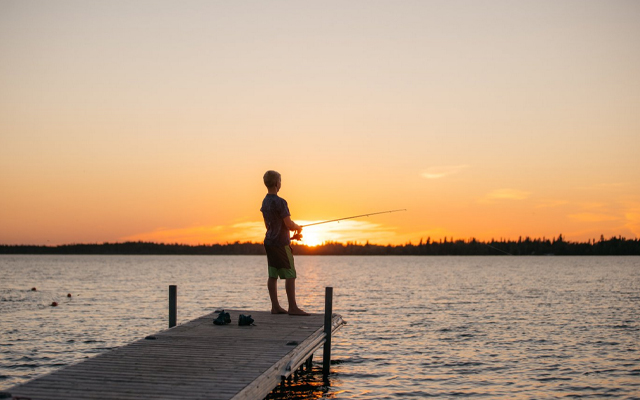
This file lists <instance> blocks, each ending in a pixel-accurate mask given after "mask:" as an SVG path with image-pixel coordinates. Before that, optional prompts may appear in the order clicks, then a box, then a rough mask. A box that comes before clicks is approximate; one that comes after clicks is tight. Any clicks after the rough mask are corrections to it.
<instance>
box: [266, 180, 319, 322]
mask: <svg viewBox="0 0 640 400" xmlns="http://www.w3.org/2000/svg"><path fill="white" fill-rule="evenodd" d="M263 180H264V184H265V186H266V187H267V195H266V196H265V198H264V200H262V207H261V208H260V211H262V218H263V219H264V224H265V226H266V227H267V233H266V235H265V237H264V248H265V250H266V251H267V262H268V265H269V279H268V280H267V288H268V289H269V297H270V298H271V313H272V314H289V315H309V314H308V313H306V312H304V311H303V310H301V309H300V308H298V305H297V304H296V269H295V266H294V263H293V254H292V253H291V239H290V238H289V231H295V232H296V233H300V232H301V231H302V227H301V226H300V225H298V224H296V223H295V222H293V221H292V220H291V213H290V212H289V206H288V205H287V201H286V200H285V199H283V198H282V197H279V196H278V191H279V190H280V187H281V186H282V176H281V175H280V173H278V172H276V171H271V170H270V171H267V172H266V173H265V174H264V177H263ZM278 277H279V278H280V279H284V280H285V290H286V291H287V300H288V301H289V310H288V311H287V310H285V309H284V308H282V307H281V306H280V303H279V302H278Z"/></svg>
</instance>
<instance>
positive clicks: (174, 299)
mask: <svg viewBox="0 0 640 400" xmlns="http://www.w3.org/2000/svg"><path fill="white" fill-rule="evenodd" d="M177 294H178V287H177V286H176V285H169V328H173V327H174V326H176V320H177V316H178V307H177V303H178V295H177Z"/></svg>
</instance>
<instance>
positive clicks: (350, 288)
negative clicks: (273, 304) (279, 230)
mask: <svg viewBox="0 0 640 400" xmlns="http://www.w3.org/2000/svg"><path fill="white" fill-rule="evenodd" d="M265 262H266V260H265V258H264V257H253V256H202V257H200V256H7V255H2V256H0V321H1V322H0V324H1V325H0V389H7V388H9V387H11V386H13V385H15V384H18V383H21V382H24V381H26V380H29V379H32V378H34V377H36V376H39V375H41V374H44V373H47V372H50V371H53V370H56V369H58V368H61V367H63V366H65V365H68V364H71V363H74V362H78V361H81V360H83V359H84V358H86V357H91V356H93V355H95V354H98V353H101V352H103V351H106V350H108V349H111V348H113V347H116V346H121V345H124V344H126V343H129V342H131V341H133V340H136V339H139V338H142V337H144V336H147V335H149V334H153V333H156V332H157V331H160V330H163V329H165V328H166V326H167V313H168V312H167V296H168V294H167V293H168V286H169V285H172V284H175V285H178V323H181V322H186V321H188V320H191V319H193V318H196V317H198V316H201V315H203V314H205V313H209V312H211V311H213V310H215V309H217V308H229V309H231V308H236V309H263V310H268V309H269V308H270V303H269V300H268V294H267V289H266V267H265ZM296 267H297V269H298V276H299V278H298V281H297V292H298V302H299V304H300V305H301V306H302V307H303V308H305V309H306V310H308V311H311V312H323V307H324V287H325V286H333V287H334V312H337V313H339V314H341V315H342V316H343V317H344V319H345V320H346V321H347V322H348V325H346V326H345V327H343V328H342V329H341V330H340V331H338V333H337V335H336V336H334V339H333V352H332V358H333V359H334V362H333V365H332V375H331V378H330V385H324V384H323V383H322V379H321V373H320V365H319V363H320V362H321V357H320V354H321V352H319V353H320V354H318V355H316V357H315V360H316V361H315V362H316V364H315V368H314V371H313V372H312V373H309V374H307V375H305V376H304V377H303V379H302V381H301V382H299V383H298V384H297V385H296V386H294V387H293V388H291V389H290V390H289V391H288V392H285V393H280V394H274V395H273V396H272V397H273V398H332V399H333V398H343V399H400V398H403V399H404V398H410V397H413V398H428V397H435V398H471V397H472V398H506V399H540V398H558V397H580V398H615V399H638V398H640V257H508V256H504V257H332V256H306V257H303V256H299V257H296ZM32 287H36V288H37V291H31V288H32ZM279 290H280V298H281V301H282V303H284V305H285V307H286V300H285V299H286V298H285V295H284V285H283V284H280V286H279ZM67 294H71V295H72V297H70V298H69V297H67ZM53 301H55V302H57V303H59V306H58V307H50V306H49V305H50V304H51V302H53ZM256 323H257V324H259V323H260V321H256Z"/></svg>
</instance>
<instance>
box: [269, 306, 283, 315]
mask: <svg viewBox="0 0 640 400" xmlns="http://www.w3.org/2000/svg"><path fill="white" fill-rule="evenodd" d="M271 314H287V310H285V309H284V308H282V307H278V308H277V309H276V308H272V309H271Z"/></svg>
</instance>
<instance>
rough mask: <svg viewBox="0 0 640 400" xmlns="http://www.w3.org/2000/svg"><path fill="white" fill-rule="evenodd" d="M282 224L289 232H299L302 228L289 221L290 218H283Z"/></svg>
mask: <svg viewBox="0 0 640 400" xmlns="http://www.w3.org/2000/svg"><path fill="white" fill-rule="evenodd" d="M284 224H285V226H286V227H287V229H289V230H290V231H296V232H301V231H302V227H301V226H300V225H298V224H296V223H295V222H293V221H292V220H291V216H289V215H287V216H286V217H284Z"/></svg>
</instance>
